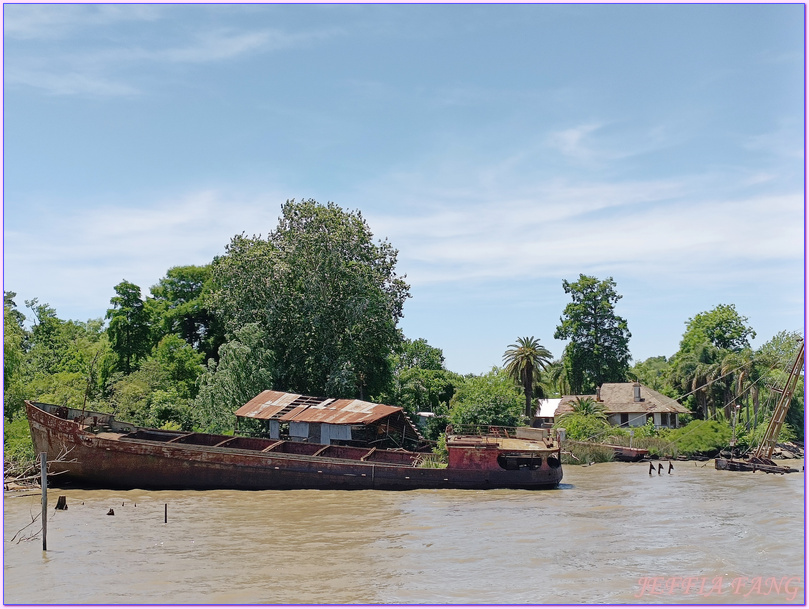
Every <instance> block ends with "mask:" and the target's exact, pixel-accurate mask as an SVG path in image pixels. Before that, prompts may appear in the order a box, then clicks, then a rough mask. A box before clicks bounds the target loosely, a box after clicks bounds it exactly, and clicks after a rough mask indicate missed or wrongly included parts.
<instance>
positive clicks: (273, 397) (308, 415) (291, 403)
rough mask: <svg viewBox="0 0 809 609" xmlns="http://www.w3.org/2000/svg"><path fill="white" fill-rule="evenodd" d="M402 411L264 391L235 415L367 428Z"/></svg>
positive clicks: (351, 402) (362, 402) (356, 402)
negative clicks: (364, 426) (363, 426)
mask: <svg viewBox="0 0 809 609" xmlns="http://www.w3.org/2000/svg"><path fill="white" fill-rule="evenodd" d="M401 410H402V409H401V408H399V407H397V406H388V405H386V404H374V403H371V402H364V401H362V400H337V399H334V398H316V397H312V396H307V395H300V394H296V393H283V392H280V391H262V392H261V393H260V394H258V395H257V396H256V397H254V398H253V399H252V400H250V401H249V402H247V404H245V405H244V406H242V407H241V408H239V409H238V410H237V411H236V413H235V414H236V416H237V417H246V418H250V419H278V420H279V421H296V422H300V423H331V424H333V425H351V424H358V425H359V424H361V425H367V424H369V423H373V422H374V421H378V420H380V419H384V418H385V417H387V416H389V415H391V414H393V413H395V412H399V411H401Z"/></svg>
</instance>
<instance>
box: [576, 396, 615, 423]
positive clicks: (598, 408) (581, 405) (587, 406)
mask: <svg viewBox="0 0 809 609" xmlns="http://www.w3.org/2000/svg"><path fill="white" fill-rule="evenodd" d="M570 407H571V408H572V409H573V412H572V413H571V414H581V415H585V416H592V417H596V418H598V419H602V420H604V421H606V420H607V414H606V413H605V412H604V406H603V405H602V404H599V403H598V402H596V401H595V400H594V399H593V398H590V397H577V398H576V399H575V400H573V401H572V402H571V403H570Z"/></svg>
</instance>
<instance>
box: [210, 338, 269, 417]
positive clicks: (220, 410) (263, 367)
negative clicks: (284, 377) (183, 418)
mask: <svg viewBox="0 0 809 609" xmlns="http://www.w3.org/2000/svg"><path fill="white" fill-rule="evenodd" d="M269 342H270V341H269V337H268V336H267V334H266V333H265V332H264V330H263V329H262V328H261V326H260V325H259V324H257V323H252V324H247V325H245V326H243V327H242V328H239V330H237V331H236V333H235V336H234V337H233V339H231V340H230V341H228V342H227V343H225V344H224V345H222V346H221V347H220V348H219V361H218V362H217V361H215V360H213V359H210V360H208V369H207V371H206V372H205V373H204V374H203V375H202V377H201V378H200V389H199V394H198V395H197V398H196V400H195V402H194V404H195V407H196V409H197V410H198V417H199V420H200V422H201V424H202V425H203V427H205V428H206V429H207V430H208V431H216V432H223V431H229V430H231V429H233V420H234V419H233V412H234V411H235V410H237V409H238V408H239V407H240V406H243V405H244V404H246V403H247V402H249V401H250V400H252V399H253V398H254V397H256V396H257V395H258V394H259V393H261V392H262V391H264V390H265V389H271V388H272V387H273V385H274V384H275V383H274V381H275V368H276V364H275V357H274V355H273V352H272V351H271V349H270V348H269Z"/></svg>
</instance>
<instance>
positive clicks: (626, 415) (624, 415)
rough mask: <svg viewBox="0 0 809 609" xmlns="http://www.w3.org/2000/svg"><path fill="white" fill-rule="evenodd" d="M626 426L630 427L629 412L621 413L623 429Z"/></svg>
mask: <svg viewBox="0 0 809 609" xmlns="http://www.w3.org/2000/svg"><path fill="white" fill-rule="evenodd" d="M626 425H629V413H628V412H622V413H621V427H624V426H626Z"/></svg>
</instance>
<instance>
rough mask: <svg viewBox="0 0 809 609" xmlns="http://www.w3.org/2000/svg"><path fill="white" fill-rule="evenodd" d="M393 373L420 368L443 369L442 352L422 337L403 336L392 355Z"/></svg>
mask: <svg viewBox="0 0 809 609" xmlns="http://www.w3.org/2000/svg"><path fill="white" fill-rule="evenodd" d="M391 359H392V363H393V373H394V374H397V373H399V372H402V371H403V370H409V369H411V368H420V369H422V370H444V352H443V351H442V350H441V349H439V348H437V347H432V346H430V344H428V343H427V341H426V340H425V339H423V338H419V339H416V340H410V339H409V338H403V339H402V341H401V342H400V343H399V345H398V346H397V347H396V349H395V350H394V353H393V355H392V358H391Z"/></svg>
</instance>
